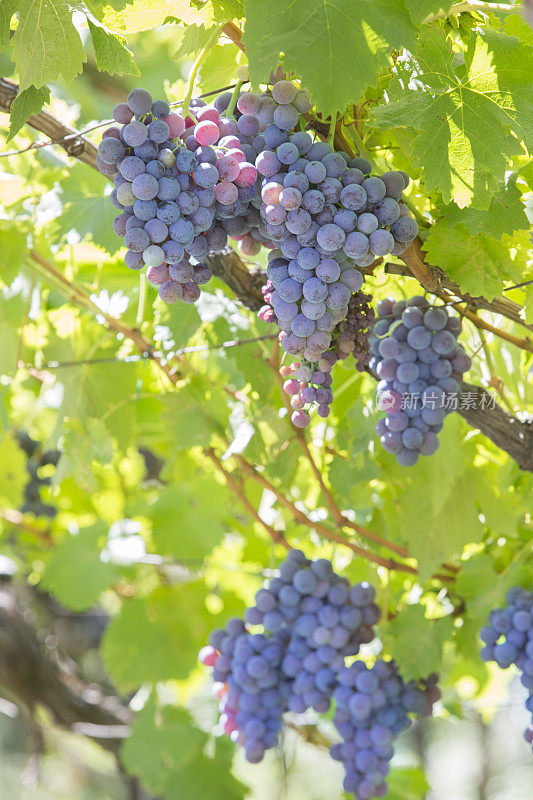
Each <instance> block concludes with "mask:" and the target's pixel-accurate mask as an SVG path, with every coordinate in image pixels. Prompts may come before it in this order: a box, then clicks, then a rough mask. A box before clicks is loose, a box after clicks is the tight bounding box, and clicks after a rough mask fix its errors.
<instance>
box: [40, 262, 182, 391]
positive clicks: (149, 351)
mask: <svg viewBox="0 0 533 800" xmlns="http://www.w3.org/2000/svg"><path fill="white" fill-rule="evenodd" d="M29 258H30V261H31V262H32V264H33V265H34V266H35V267H37V268H38V269H39V271H41V272H43V273H44V274H45V275H46V276H47V277H48V278H50V277H51V278H53V279H54V281H55V283H57V284H59V286H60V287H61V292H62V294H63V296H64V297H65V298H66V299H67V300H70V301H71V302H73V303H76V304H77V305H79V306H81V307H82V308H85V309H86V310H87V311H91V312H92V313H93V314H95V315H96V316H99V317H101V318H103V320H104V321H105V324H106V327H107V328H109V329H110V330H112V331H115V333H120V334H122V336H124V337H125V338H126V339H129V340H130V341H131V342H133V344H134V345H135V346H136V347H137V349H138V350H139V351H140V352H141V353H142V354H143V355H144V356H145V357H146V358H150V359H151V360H152V361H154V362H155V363H156V364H157V366H158V367H159V368H160V370H161V371H162V372H164V374H165V375H166V377H167V378H168V380H169V381H170V383H171V384H172V385H173V386H175V385H176V384H177V383H178V382H179V381H180V380H181V379H182V377H183V376H182V374H181V373H180V372H179V371H178V370H176V368H175V367H174V366H172V365H171V364H168V363H166V362H163V361H162V360H161V358H160V357H159V356H157V355H156V354H155V353H154V345H153V343H152V342H151V341H150V339H147V338H146V337H145V336H144V335H143V334H142V333H141V332H140V331H139V330H137V328H132V327H131V326H129V325H125V324H124V323H123V322H121V321H120V320H118V319H116V317H112V316H111V315H110V314H107V313H106V312H105V311H102V309H101V308H99V307H98V306H97V305H96V303H93V301H92V300H91V298H90V297H89V295H88V294H86V293H85V292H84V291H83V289H81V288H80V287H79V286H75V285H74V284H72V283H70V281H69V280H67V278H65V276H64V275H63V273H62V272H60V271H59V270H58V269H57V268H56V267H55V266H54V265H53V264H52V263H50V261H48V260H47V259H46V258H44V257H43V256H41V255H40V254H39V253H37V252H36V251H35V250H30V251H29Z"/></svg>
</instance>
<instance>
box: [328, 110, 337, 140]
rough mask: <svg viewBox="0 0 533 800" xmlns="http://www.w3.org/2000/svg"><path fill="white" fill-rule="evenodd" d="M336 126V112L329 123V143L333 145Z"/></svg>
mask: <svg viewBox="0 0 533 800" xmlns="http://www.w3.org/2000/svg"><path fill="white" fill-rule="evenodd" d="M336 127H337V114H336V113H335V114H332V115H331V122H330V123H329V131H328V138H327V143H328V144H330V145H333V142H334V141H335V130H336Z"/></svg>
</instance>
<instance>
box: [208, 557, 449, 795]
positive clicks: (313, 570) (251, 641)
mask: <svg viewBox="0 0 533 800" xmlns="http://www.w3.org/2000/svg"><path fill="white" fill-rule="evenodd" d="M374 598H375V591H374V589H373V587H372V586H371V585H370V584H368V583H358V584H355V585H353V586H352V585H350V583H349V581H347V580H346V579H345V578H342V577H340V576H339V575H337V574H336V573H335V572H334V570H333V566H332V564H331V562H330V561H328V560H327V559H317V560H309V559H307V558H306V557H305V555H304V554H303V553H302V552H301V551H299V550H291V551H290V553H289V554H288V556H287V558H286V560H285V561H284V562H283V563H282V564H281V566H280V570H279V574H278V575H277V576H275V577H273V578H271V579H270V580H268V581H267V582H266V583H265V585H264V586H263V587H262V588H261V589H260V590H259V591H258V592H257V594H256V597H255V605H254V606H252V607H251V608H249V609H248V610H247V612H246V617H245V621H243V620H241V619H238V618H233V619H231V620H229V622H228V623H227V625H226V628H225V629H220V630H216V631H214V632H213V633H212V634H211V637H210V644H209V645H208V646H206V647H204V648H203V649H202V651H201V652H200V660H201V661H202V663H203V664H205V665H206V666H209V667H212V668H213V679H214V681H215V693H216V695H217V697H218V699H219V701H220V710H221V715H220V726H221V728H222V730H223V731H224V732H225V733H226V734H229V735H230V736H231V738H232V740H233V741H234V742H236V743H237V744H239V745H241V746H242V747H243V748H244V750H245V754H246V758H247V760H248V761H250V762H251V763H257V762H259V761H261V760H262V758H263V756H264V753H265V751H266V750H268V749H270V748H272V747H275V745H276V743H277V740H278V735H279V733H280V731H281V728H282V720H283V714H284V713H285V712H287V711H290V712H292V713H296V714H303V713H304V712H306V711H307V709H309V708H312V709H314V710H315V711H316V712H318V713H326V712H327V711H328V710H329V708H330V705H331V700H332V699H333V700H334V701H335V703H336V710H335V717H334V721H335V724H336V727H337V729H338V731H339V734H340V736H341V737H342V739H343V742H342V743H340V744H335V745H333V747H332V749H331V755H332V757H333V758H335V759H337V760H340V761H342V762H343V763H344V766H345V770H346V778H345V783H344V787H345V790H346V791H347V792H351V793H354V794H355V796H356V797H357V798H358V800H369V798H370V797H374V796H381V795H382V794H384V793H385V791H386V782H385V777H386V775H387V771H388V763H389V761H390V760H391V758H392V756H393V753H394V750H393V746H392V745H393V740H394V738H395V737H396V736H397V735H398V734H399V732H400V731H401V730H402V729H403V728H405V727H407V726H408V725H409V717H408V714H409V713H413V714H419V715H420V714H427V713H431V709H432V706H433V703H434V702H435V701H436V700H437V699H438V698H439V696H440V693H439V691H438V689H437V688H436V676H431V677H430V678H428V680H427V681H426V682H420V683H416V682H414V681H411V682H410V683H408V684H405V683H404V682H403V681H402V679H401V677H400V675H399V672H398V669H397V667H396V666H395V664H394V662H386V661H383V660H381V661H377V662H376V664H375V665H374V667H372V669H368V668H367V667H366V666H365V664H364V663H363V662H362V661H355V662H353V663H352V664H351V666H349V667H347V666H346V658H349V657H353V656H356V655H357V654H358V653H359V649H360V647H361V646H362V645H363V644H367V643H369V642H371V641H372V640H373V638H374V631H373V626H374V625H375V624H376V623H377V622H378V621H379V617H380V610H379V607H378V606H377V605H376V603H375V599H374ZM257 626H261V629H262V630H261V631H260V632H255V629H256V627H257ZM250 628H253V629H254V630H250ZM363 676H364V677H363Z"/></svg>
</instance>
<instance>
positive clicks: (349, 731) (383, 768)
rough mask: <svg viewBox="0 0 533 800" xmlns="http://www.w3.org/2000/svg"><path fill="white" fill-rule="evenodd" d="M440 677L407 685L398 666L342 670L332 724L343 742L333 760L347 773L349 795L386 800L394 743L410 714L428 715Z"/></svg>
mask: <svg viewBox="0 0 533 800" xmlns="http://www.w3.org/2000/svg"><path fill="white" fill-rule="evenodd" d="M436 684H437V676H436V675H431V676H430V677H429V678H428V679H427V681H425V682H420V684H417V683H416V682H415V681H410V682H409V683H407V684H406V683H404V681H403V680H402V678H401V676H400V674H399V671H398V668H397V666H396V664H395V663H394V662H393V661H388V662H387V661H382V660H378V661H376V663H375V664H374V666H373V667H372V668H369V667H367V666H366V664H364V663H363V662H362V661H355V662H354V663H353V664H352V665H351V666H349V667H345V668H344V669H342V670H341V671H340V673H339V676H338V686H337V688H336V689H335V692H334V694H333V698H334V700H335V704H336V710H335V715H334V717H333V721H334V723H335V726H336V728H337V730H338V732H339V734H340V735H341V737H342V740H343V741H342V742H341V743H339V744H334V745H333V746H332V748H331V756H332V758H334V759H335V760H336V761H341V762H342V763H343V765H344V769H345V777H344V791H345V792H348V793H349V794H354V795H355V796H356V798H357V800H370V798H372V797H383V796H384V795H385V794H386V793H387V783H386V777H387V775H388V772H389V762H390V760H391V759H392V757H393V755H394V747H393V744H394V740H395V739H396V738H397V737H398V735H399V734H400V733H401V731H402V730H404V729H406V728H408V727H409V725H410V718H409V714H415V715H418V716H429V715H430V714H431V710H432V707H433V704H434V703H435V702H436V701H437V700H438V699H439V697H440V692H439V690H438V688H437V685H436Z"/></svg>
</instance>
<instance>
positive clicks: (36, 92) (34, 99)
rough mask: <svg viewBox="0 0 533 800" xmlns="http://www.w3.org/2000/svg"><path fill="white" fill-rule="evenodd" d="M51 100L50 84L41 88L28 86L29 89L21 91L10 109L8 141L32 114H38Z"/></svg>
mask: <svg viewBox="0 0 533 800" xmlns="http://www.w3.org/2000/svg"><path fill="white" fill-rule="evenodd" d="M49 100H50V89H49V88H48V86H43V87H41V88H40V89H36V88H35V86H28V88H27V89H24V90H23V91H22V92H19V93H18V94H17V96H16V97H15V99H14V100H13V103H12V104H11V108H10V109H9V135H8V137H7V141H9V140H10V139H12V138H13V136H15V135H16V134H17V133H18V132H19V131H20V129H21V128H22V126H23V125H24V124H25V123H26V122H27V121H28V120H29V118H30V117H31V115H32V114H38V113H39V111H40V110H41V109H42V107H43V106H44V104H45V103H48V102H49Z"/></svg>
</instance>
